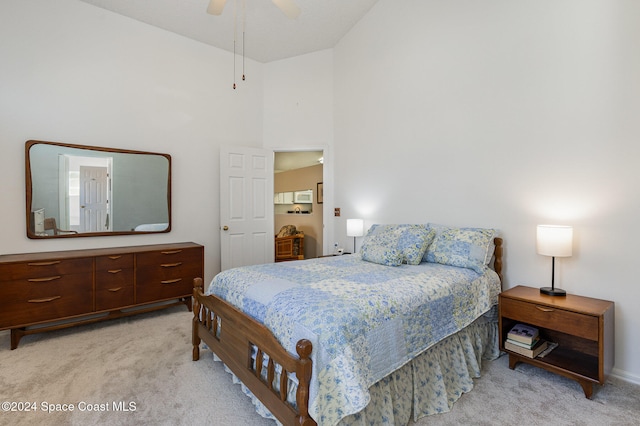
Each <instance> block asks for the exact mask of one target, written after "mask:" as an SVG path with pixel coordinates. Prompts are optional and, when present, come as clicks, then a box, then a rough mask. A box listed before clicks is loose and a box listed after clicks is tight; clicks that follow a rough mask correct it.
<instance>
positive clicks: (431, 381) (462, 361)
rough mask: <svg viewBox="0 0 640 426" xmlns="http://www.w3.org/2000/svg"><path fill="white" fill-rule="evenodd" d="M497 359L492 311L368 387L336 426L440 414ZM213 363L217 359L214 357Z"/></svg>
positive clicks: (262, 412)
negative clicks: (360, 403) (359, 405)
mask: <svg viewBox="0 0 640 426" xmlns="http://www.w3.org/2000/svg"><path fill="white" fill-rule="evenodd" d="M499 354H500V351H499V339H498V321H497V315H495V308H494V309H493V310H492V311H491V312H490V313H487V314H485V315H484V316H482V317H480V318H478V319H477V320H476V321H474V322H473V323H472V324H471V325H469V326H467V327H466V328H464V329H462V330H461V331H459V332H457V333H455V334H453V335H451V336H449V337H447V338H446V339H444V340H442V341H441V342H439V343H437V344H436V345H434V346H432V347H431V348H429V349H427V350H426V351H425V352H423V353H422V354H420V355H419V356H418V357H416V358H414V359H413V360H412V361H410V362H409V363H407V364H405V365H404V366H403V367H401V368H399V369H398V370H396V371H394V372H393V373H391V374H390V375H388V376H387V377H385V378H383V379H382V380H380V381H379V382H377V383H376V384H374V385H373V386H371V387H370V388H369V392H370V395H371V400H370V401H369V404H368V405H367V407H366V408H365V409H364V410H362V411H360V412H359V413H356V414H352V415H350V416H347V417H345V418H343V419H342V420H341V421H340V423H339V424H340V425H343V426H364V425H382V424H384V425H391V424H393V425H398V426H399V425H402V426H405V425H407V424H408V423H409V420H410V419H411V418H413V420H414V421H416V420H418V419H420V418H422V417H424V416H428V415H431V414H438V413H445V412H447V411H449V410H451V407H452V406H453V404H454V403H455V402H456V401H457V400H458V399H459V398H460V396H461V395H462V394H463V393H465V392H469V391H471V389H473V379H474V378H479V377H480V369H481V366H482V360H483V359H486V360H494V359H496V358H498V356H499ZM214 359H216V360H218V358H217V357H216V356H215V354H214ZM226 370H227V372H229V373H230V374H232V375H233V373H231V371H230V370H229V369H226ZM233 381H234V383H237V384H240V385H241V386H242V390H243V392H244V393H245V394H246V395H247V396H249V397H250V398H251V400H252V401H253V404H254V405H255V407H256V412H257V413H258V414H260V415H261V416H263V417H266V418H269V419H274V417H273V416H272V415H271V413H270V412H269V411H268V410H267V409H266V408H265V407H264V405H262V403H261V402H260V401H259V400H258V399H257V398H256V397H255V396H254V395H253V394H252V393H251V392H250V391H249V389H247V388H246V387H245V386H244V385H243V384H242V382H240V381H239V380H238V379H237V377H236V376H235V375H233ZM274 420H275V419H274ZM276 422H277V421H276Z"/></svg>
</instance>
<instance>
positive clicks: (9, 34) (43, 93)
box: [0, 0, 263, 281]
mask: <svg viewBox="0 0 640 426" xmlns="http://www.w3.org/2000/svg"><path fill="white" fill-rule="evenodd" d="M0 40H2V41H1V42H0V58H2V59H1V63H0V146H1V147H2V155H1V156H0V186H1V188H2V190H1V191H0V192H1V194H2V210H1V211H2V213H1V215H2V216H1V220H0V235H2V237H1V238H0V254H6V253H21V252H36V251H49V250H65V249H78V248H80V249H82V248H94V247H106V246H128V245H136V244H154V243H165V242H178V241H194V242H197V243H200V244H203V245H204V246H205V253H206V256H205V258H206V263H205V275H206V280H207V281H208V280H210V279H211V278H212V277H213V275H214V273H216V272H218V271H219V270H220V260H219V259H220V248H219V246H220V244H219V229H218V227H219V211H218V198H219V197H218V195H219V165H218V162H219V146H220V145H221V144H242V145H246V146H260V144H261V140H262V92H263V86H262V69H263V66H262V65H261V64H257V63H255V62H253V61H249V60H247V81H246V82H242V83H239V85H238V89H237V90H235V91H234V90H233V89H232V88H231V86H232V83H233V81H232V72H231V71H232V69H233V62H232V61H233V58H232V55H231V54H230V53H227V52H224V51H222V50H219V49H216V48H212V47H210V46H206V45H204V44H202V43H198V42H194V41H192V40H189V39H186V38H184V37H181V36H177V35H175V34H172V33H169V32H166V31H162V30H159V29H157V28H154V27H151V26H148V25H145V24H141V23H140V22H138V21H134V20H131V19H128V18H125V17H122V16H119V15H116V14H113V13H111V12H108V11H105V10H103V9H99V8H96V7H94V6H91V5H88V4H86V3H82V2H78V1H74V0H58V1H55V2H51V1H47V0H29V1H22V0H3V1H2V2H0ZM29 139H39V140H50V141H61V142H68V143H76V144H85V145H95V146H106V147H114V148H126V149H137V150H144V151H154V152H163V153H168V154H170V155H171V156H172V160H173V162H172V166H173V168H172V174H173V175H172V185H173V188H172V189H173V191H172V207H173V209H172V210H173V218H172V219H173V223H172V231H171V232H170V233H168V234H156V235H147V236H122V237H94V238H77V239H64V240H60V239H58V240H49V241H43V240H29V239H27V237H26V225H25V212H24V206H25V198H24V188H25V182H24V179H25V178H24V143H25V141H27V140H29Z"/></svg>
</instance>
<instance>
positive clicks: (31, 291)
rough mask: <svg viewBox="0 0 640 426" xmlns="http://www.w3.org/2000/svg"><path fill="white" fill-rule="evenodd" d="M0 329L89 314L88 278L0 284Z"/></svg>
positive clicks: (90, 285)
mask: <svg viewBox="0 0 640 426" xmlns="http://www.w3.org/2000/svg"><path fill="white" fill-rule="evenodd" d="M0 286H1V288H2V295H3V297H2V298H0V328H6V327H17V326H20V325H23V324H29V323H36V322H41V321H46V320H51V319H57V318H64V317H67V316H73V315H80V314H83V313H87V312H91V311H92V310H93V283H92V279H91V274H71V275H66V276H60V277H58V278H54V279H51V280H48V281H38V282H33V281H27V280H17V281H6V282H3V283H1V284H0Z"/></svg>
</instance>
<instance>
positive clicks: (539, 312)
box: [500, 297, 599, 341]
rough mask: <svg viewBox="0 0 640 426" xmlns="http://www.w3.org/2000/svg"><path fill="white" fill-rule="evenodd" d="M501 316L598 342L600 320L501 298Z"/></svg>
mask: <svg viewBox="0 0 640 426" xmlns="http://www.w3.org/2000/svg"><path fill="white" fill-rule="evenodd" d="M500 315H501V316H502V317H506V318H511V319H512V320H515V321H521V322H526V323H528V324H531V325H534V326H537V327H542V328H548V329H552V330H556V331H559V332H562V333H567V334H571V335H573V336H578V337H582V338H585V339H589V340H594V341H597V340H598V335H599V319H598V317H596V316H592V315H585V314H580V313H577V312H571V311H567V310H564V309H559V308H556V307H553V306H549V305H543V304H537V303H530V302H523V301H520V300H514V299H509V298H504V297H503V298H501V301H500Z"/></svg>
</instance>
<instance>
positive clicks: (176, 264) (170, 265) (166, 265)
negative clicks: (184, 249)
mask: <svg viewBox="0 0 640 426" xmlns="http://www.w3.org/2000/svg"><path fill="white" fill-rule="evenodd" d="M180 265H182V262H176V263H163V264H161V265H160V266H162V267H163V268H175V267H176V266H180Z"/></svg>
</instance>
